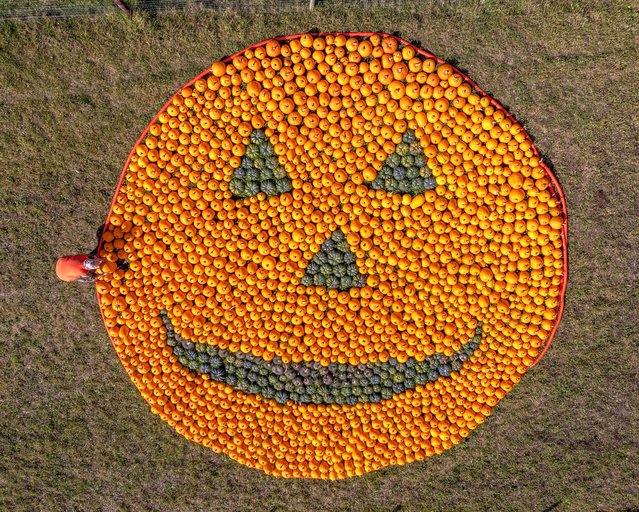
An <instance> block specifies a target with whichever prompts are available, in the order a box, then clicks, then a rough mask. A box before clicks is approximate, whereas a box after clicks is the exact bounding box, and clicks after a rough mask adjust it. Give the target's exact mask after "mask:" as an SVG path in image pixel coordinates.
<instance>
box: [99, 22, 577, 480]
mask: <svg viewBox="0 0 639 512" xmlns="http://www.w3.org/2000/svg"><path fill="white" fill-rule="evenodd" d="M369 56H370V57H373V60H371V62H367V61H366V60H362V58H365V59H369ZM416 59H417V61H416ZM103 242H104V243H103V244H102V247H101V256H103V257H104V258H105V259H106V261H107V263H106V264H105V270H114V269H115V261H117V260H118V259H122V257H126V259H128V260H129V262H130V263H129V267H128V269H127V270H126V271H118V272H113V274H111V275H109V276H107V277H106V278H105V280H104V281H102V282H100V284H99V287H98V296H99V301H100V305H101V308H102V313H103V316H104V319H105V325H106V326H107V329H108V331H109V334H110V336H111V339H112V341H113V344H114V347H115V349H116V351H117V353H118V355H119V357H120V359H121V360H122V362H123V364H124V366H125V368H126V369H127V371H128V373H129V375H130V376H131V379H132V380H133V382H134V383H135V384H136V386H137V387H138V389H140V391H141V393H142V395H143V397H144V398H145V400H147V401H148V402H149V404H150V405H151V410H152V411H153V413H155V414H158V415H160V417H161V418H162V419H163V420H164V421H166V422H167V423H169V424H170V425H171V426H173V427H174V428H175V429H176V430H177V431H178V432H179V433H180V434H182V435H184V436H185V437H187V438H189V439H191V440H194V441H196V442H198V443H201V444H203V445H204V446H207V447H209V448H211V449H212V450H214V451H216V452H223V453H225V454H227V455H228V456H230V457H232V458H233V459H235V460H237V461H239V462H241V463H243V464H246V465H248V466H251V467H254V468H257V469H260V470H262V471H265V472H267V473H271V474H274V475H280V476H285V477H312V478H330V479H338V478H345V477H349V476H354V475H361V474H363V473H365V472H368V471H373V470H377V469H380V468H382V467H385V466H388V465H392V464H404V463H406V462H412V461H415V460H421V459H423V458H425V457H427V456H430V455H433V454H436V453H441V452H442V451H443V450H445V449H448V448H451V447H452V446H453V445H455V444H457V443H459V442H461V441H462V439H463V438H465V437H467V436H468V435H469V434H470V432H471V431H472V430H473V429H474V428H476V427H477V426H478V425H479V424H481V423H482V422H483V421H484V420H485V418H486V417H487V416H488V415H490V413H491V410H492V407H494V406H495V405H496V404H497V403H498V402H499V400H500V399H501V398H503V397H504V396H505V394H506V393H507V392H508V391H510V390H511V389H512V387H513V386H514V385H515V384H517V383H518V382H519V381H520V379H521V377H522V375H523V374H524V373H525V371H526V370H527V369H528V368H529V367H530V366H531V365H532V364H534V363H535V362H536V360H537V358H538V357H540V354H541V351H542V349H544V347H547V345H548V343H549V340H550V338H551V337H552V333H553V332H554V329H555V328H556V325H557V322H558V321H559V317H560V314H561V305H562V302H563V293H564V290H565V283H566V280H565V271H566V268H565V256H566V223H565V205H564V203H563V200H562V196H561V190H560V188H559V187H558V184H557V182H556V180H555V179H554V176H553V175H552V173H551V172H550V171H549V169H548V168H547V167H546V166H545V165H544V164H543V162H542V161H541V160H540V159H539V157H538V156H537V153H536V150H535V148H534V147H533V146H532V144H531V143H530V140H529V138H528V137H527V136H526V134H525V132H524V131H523V129H522V128H521V126H520V125H519V124H517V123H516V121H514V120H513V119H512V118H511V117H510V116H509V115H508V114H507V113H506V112H505V111H504V110H503V108H502V107H501V106H500V105H499V104H498V103H496V102H494V101H493V100H491V99H490V98H488V97H487V96H486V95H485V94H484V93H483V92H482V91H481V90H479V89H478V87H477V86H476V85H475V84H474V83H473V82H471V81H470V80H469V79H467V78H465V77H464V76H463V75H462V74H461V73H460V72H459V71H457V70H456V69H455V68H454V67H452V66H451V65H450V64H446V63H443V62H442V61H440V60H439V59H436V58H435V57H433V56H432V55H429V54H426V53H425V52H423V51H421V50H418V49H416V48H414V47H413V46H411V45H409V44H408V43H407V42H405V41H402V40H399V39H397V38H394V37H392V36H386V35H379V34H357V35H346V34H332V35H326V36H317V35H311V34H305V35H303V36H292V37H289V38H280V39H278V40H269V41H267V42H265V43H262V44H260V45H257V46H255V47H253V48H250V49H248V50H245V51H243V52H240V53H239V54H237V55H235V56H233V57H231V58H229V59H227V60H226V61H224V62H221V63H215V64H214V65H213V66H212V67H211V69H210V71H207V72H205V73H203V74H202V75H201V76H200V77H198V78H197V79H196V80H195V81H194V82H192V83H191V84H187V86H185V87H184V88H183V89H181V90H180V91H179V92H178V93H177V95H176V96H175V97H174V98H173V99H172V100H171V101H170V102H169V103H168V104H167V106H165V108H164V109H163V110H162V112H161V113H160V114H159V115H158V116H157V117H156V119H154V121H153V122H152V123H151V125H150V126H149V128H148V129H147V130H146V131H145V132H144V134H143V135H142V137H141V138H140V140H139V141H138V143H137V144H136V147H135V148H134V150H133V151H132V153H131V156H130V157H129V161H128V162H127V165H126V166H125V169H124V173H123V177H122V180H121V186H120V187H119V189H118V192H117V194H116V197H115V198H114V202H113V207H112V209H111V213H110V215H109V221H108V223H107V228H106V230H105V233H104V236H103Z"/></svg>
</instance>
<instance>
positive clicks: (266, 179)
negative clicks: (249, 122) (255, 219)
mask: <svg viewBox="0 0 639 512" xmlns="http://www.w3.org/2000/svg"><path fill="white" fill-rule="evenodd" d="M250 139H251V143H250V144H249V145H248V147H247V148H246V154H245V155H244V157H243V158H242V164H241V165H240V167H238V168H237V169H235V171H234V172H233V175H232V176H231V183H230V184H229V189H230V191H231V192H232V194H233V196H234V197H235V198H239V199H244V198H247V197H251V196H255V195H257V194H258V193H259V192H264V193H265V194H266V195H267V197H270V196H277V195H279V194H284V193H285V192H290V191H291V180H290V179H289V177H288V176H287V174H286V172H285V171H284V168H283V167H282V166H281V165H280V164H279V162H278V161H277V156H276V155H275V153H274V152H273V146H272V145H271V142H270V141H269V140H268V137H267V136H266V135H265V134H264V132H263V131H262V130H255V131H254V132H253V133H251V136H250Z"/></svg>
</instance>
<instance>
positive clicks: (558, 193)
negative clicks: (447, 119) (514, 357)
mask: <svg viewBox="0 0 639 512" xmlns="http://www.w3.org/2000/svg"><path fill="white" fill-rule="evenodd" d="M329 34H343V35H346V36H351V37H369V36H371V35H374V34H377V35H380V36H382V37H386V36H389V34H385V33H377V32H356V33H352V32H351V33H346V32H330V33H314V34H312V35H313V36H325V35H329ZM302 35H304V34H295V35H289V36H281V37H276V38H271V39H269V40H272V39H275V40H278V41H288V40H292V39H297V38H300V37H301V36H302ZM390 37H394V38H395V39H396V40H397V41H398V42H399V43H401V44H404V45H410V46H412V47H413V48H415V51H416V52H417V53H419V54H420V55H422V56H424V57H426V58H431V59H433V60H435V61H436V62H438V63H439V64H441V63H444V62H445V61H444V60H442V59H440V58H438V57H436V56H434V55H432V54H431V53H429V52H427V51H425V50H422V49H420V48H417V47H415V45H413V44H412V43H410V42H408V41H406V40H404V39H402V38H400V37H397V36H390ZM269 40H266V41H262V42H260V43H257V44H255V45H252V46H249V47H247V48H244V49H242V50H241V51H239V52H237V53H235V54H233V55H231V56H229V57H227V58H225V59H223V60H222V62H227V63H228V62H230V61H231V60H232V59H233V58H234V57H236V56H237V55H241V54H242V53H244V52H245V51H246V50H249V49H255V48H258V47H260V46H263V45H265V44H266V43H267V42H268V41H269ZM453 69H454V70H455V72H457V73H459V74H460V76H462V77H463V78H464V80H465V81H467V82H468V83H469V84H470V85H471V86H472V87H473V88H474V89H475V90H476V91H477V92H479V93H480V94H481V95H483V96H486V97H488V98H489V100H490V103H491V104H492V105H493V106H494V107H495V108H498V109H499V110H500V111H502V112H503V113H504V115H505V117H506V118H508V119H509V120H511V121H512V122H515V123H517V121H516V120H515V118H514V117H513V116H512V115H511V114H510V113H509V112H508V111H507V110H506V109H505V108H504V107H503V106H502V105H501V104H500V103H499V102H498V101H497V100H495V99H494V98H492V97H491V96H490V95H488V94H487V93H486V92H485V91H484V90H482V89H481V88H480V87H478V86H477V85H476V84H475V82H474V81H473V80H471V79H470V78H468V77H467V76H466V75H465V74H464V73H463V72H461V71H460V70H458V69H457V68H456V67H454V66H453ZM209 73H210V67H207V69H205V70H204V71H203V72H202V73H200V74H199V75H198V76H196V77H195V78H193V79H192V80H191V81H189V82H188V83H186V84H185V85H183V86H182V87H180V88H179V89H178V90H177V91H176V93H174V94H173V95H172V96H171V97H170V98H169V99H168V100H167V101H166V103H165V104H164V105H163V106H162V108H161V109H160V110H159V111H158V112H157V114H156V115H155V116H154V117H153V119H152V120H151V121H150V122H149V123H148V125H147V126H146V128H145V129H144V131H143V132H142V134H141V135H140V137H139V138H138V139H137V141H136V143H135V145H134V146H133V149H132V150H131V152H130V154H129V156H128V158H127V160H126V163H125V164H124V166H123V169H122V173H121V175H120V178H119V180H118V184H117V187H116V190H115V193H114V196H113V200H112V202H111V206H110V208H109V212H108V215H107V219H106V221H105V227H108V226H109V223H110V218H111V215H112V213H113V206H114V204H115V202H116V199H117V196H118V194H119V192H120V189H121V186H122V183H123V181H124V178H125V176H126V173H127V170H128V167H129V164H130V161H131V158H132V156H133V154H135V148H136V147H137V146H138V145H139V144H140V143H141V142H142V141H143V140H144V139H145V137H146V136H147V134H148V132H149V129H150V127H151V126H152V125H153V123H155V122H156V121H157V119H158V117H159V115H160V114H161V113H162V112H164V111H165V110H166V108H167V107H168V106H169V105H170V104H171V102H172V99H173V98H174V97H175V96H176V95H177V94H179V92H180V91H181V90H183V89H184V88H186V87H189V86H191V85H192V84H193V83H194V82H195V81H196V80H198V79H200V78H202V77H204V76H206V75H207V74H209ZM518 124H520V125H521V123H518ZM524 133H525V136H526V140H528V141H529V142H530V143H531V148H532V149H533V154H534V155H535V156H537V157H540V156H539V152H538V150H537V148H536V146H535V144H534V143H533V141H532V139H531V137H530V135H529V134H528V132H527V131H526V130H524ZM540 165H541V166H542V167H543V168H544V170H545V172H546V175H547V176H548V177H549V179H550V181H551V185H552V186H551V192H552V193H553V196H554V197H555V198H556V199H558V200H559V203H560V204H561V211H562V220H563V225H562V228H561V238H562V249H563V263H564V273H563V275H562V280H561V287H560V296H559V305H558V308H557V315H556V318H555V324H554V327H553V330H552V331H551V333H550V334H549V335H548V337H547V340H546V342H545V343H544V345H543V346H542V347H543V348H542V351H541V353H540V354H539V355H538V357H537V359H536V360H535V361H534V362H533V363H532V364H531V365H530V366H529V367H528V368H531V367H532V366H534V365H535V364H537V362H539V360H540V359H541V358H542V357H543V356H544V354H545V353H546V352H547V350H548V348H549V347H550V344H551V342H552V339H553V337H554V335H555V333H556V330H557V328H558V325H559V323H560V321H561V318H562V315H563V310H564V302H565V293H566V286H567V274H568V255H567V250H568V243H567V242H568V239H567V237H568V229H567V221H568V218H567V208H566V200H565V196H564V193H563V190H562V189H561V186H560V184H559V181H558V179H557V177H556V176H555V175H554V173H553V171H552V170H551V169H550V168H549V167H548V166H547V165H546V164H545V163H544V162H540ZM104 231H106V230H104ZM102 244H103V238H102V237H101V238H100V240H99V243H98V249H100V248H101V247H102ZM96 295H97V297H98V305H99V308H100V314H101V316H102V320H103V322H104V321H105V320H106V319H105V316H104V311H103V309H102V306H101V305H100V293H99V292H98V291H97V287H96ZM107 334H108V336H109V339H110V340H111V343H112V345H113V347H114V349H115V350H116V353H118V351H117V349H116V346H115V343H114V340H113V338H112V337H111V334H110V332H109V331H108V329H107ZM127 373H128V368H127ZM134 384H135V382H134ZM136 387H137V385H136ZM185 437H187V439H190V440H192V439H191V438H190V436H188V435H185ZM216 451H217V450H216ZM224 453H225V454H226V455H227V456H229V457H230V458H231V459H233V460H236V461H237V462H240V463H242V464H245V462H244V461H243V460H241V458H240V457H238V456H237V453H235V452H234V451H226V450H224ZM250 467H253V466H250ZM384 467H386V466H384ZM262 471H264V469H262Z"/></svg>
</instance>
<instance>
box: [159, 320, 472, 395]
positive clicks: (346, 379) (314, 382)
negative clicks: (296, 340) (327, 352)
mask: <svg viewBox="0 0 639 512" xmlns="http://www.w3.org/2000/svg"><path fill="white" fill-rule="evenodd" d="M161 318H162V322H163V324H164V327H165V328H166V335H167V344H168V345H169V346H170V347H172V350H173V353H174V354H175V356H176V357H177V358H178V360H179V362H180V363H181V364H182V365H183V366H184V367H186V368H188V369H189V370H190V371H192V372H194V373H196V374H198V375H206V376H208V377H209V378H210V379H211V380H213V381H216V382H219V383H221V384H226V385H229V386H232V387H234V388H236V389H238V390H240V391H243V392H245V393H249V394H252V395H259V396H261V397H263V398H265V399H270V400H274V401H276V402H277V403H279V404H286V403H287V402H288V401H291V402H293V403H295V404H310V403H312V404H325V405H330V404H339V405H355V404H357V403H375V402H379V401H381V400H387V399H390V398H392V397H393V396H394V395H396V394H399V393H403V392H404V391H407V390H411V389H414V388H415V387H417V386H420V385H424V384H427V383H428V382H434V381H436V380H438V379H440V378H445V377H449V376H450V374H451V372H453V371H458V370H459V369H461V367H462V365H463V364H464V361H466V360H468V359H469V358H470V357H471V356H472V354H473V352H474V351H475V350H477V349H478V348H479V344H480V342H481V338H482V324H481V323H479V325H478V327H477V329H476V330H475V336H474V337H472V338H470V339H469V340H468V341H467V342H466V343H465V344H463V345H462V347H461V349H459V350H458V351H456V352H455V353H453V354H452V355H450V356H445V355H443V354H434V355H431V356H428V357H426V358H425V359H424V360H423V361H417V359H415V358H408V360H407V361H405V362H403V363H400V362H399V361H397V360H396V359H394V358H391V359H390V360H388V361H386V362H376V363H366V364H359V365H350V364H340V363H331V364H329V365H328V366H323V365H321V364H320V363H318V362H308V363H307V362H300V363H288V364H287V363H284V362H283V361H282V360H281V358H279V357H277V356H276V357H274V358H273V360H271V361H266V360H265V359H263V358H261V357H257V356H255V355H253V354H250V353H249V354H245V353H243V352H231V351H229V350H226V349H220V348H218V347H216V346H213V345H208V344H206V343H197V342H193V341H189V340H187V339H185V338H183V337H182V336H180V335H179V334H178V333H177V332H175V329H174V327H173V324H172V322H171V319H170V317H169V316H168V314H167V313H166V312H165V311H162V312H161Z"/></svg>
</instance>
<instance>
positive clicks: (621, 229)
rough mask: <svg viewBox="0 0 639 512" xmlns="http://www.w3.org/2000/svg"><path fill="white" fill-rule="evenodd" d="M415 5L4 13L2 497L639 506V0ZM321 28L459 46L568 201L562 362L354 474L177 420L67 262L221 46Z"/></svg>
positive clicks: (348, 505)
mask: <svg viewBox="0 0 639 512" xmlns="http://www.w3.org/2000/svg"><path fill="white" fill-rule="evenodd" d="M412 5H414V4H406V5H405V6H402V7H401V8H399V7H394V8H375V9H367V8H357V9H355V8H351V9H348V8H342V7H339V8H331V7H328V6H326V4H324V6H321V5H320V7H319V8H318V9H317V10H316V11H315V12H313V13H311V14H306V13H305V14H304V15H303V16H302V15H300V13H299V12H296V13H287V12H285V11H282V12H280V13H278V14H277V15H270V16H263V13H261V12H254V13H253V14H247V13H243V14H241V15H240V14H238V13H234V12H225V13H223V14H219V13H218V14H215V15H214V14H210V13H209V14H207V13H198V14H180V15H160V16H157V17H154V18H153V17H134V18H133V19H131V20H129V19H126V18H124V17H121V16H113V17H107V18H100V19H76V20H70V21H65V22H47V21H43V22H30V23H14V24H9V23H5V24H0V80H1V83H2V87H1V89H0V112H2V113H3V115H2V125H1V128H0V154H1V155H2V164H3V165H2V172H0V240H1V245H0V263H1V266H0V268H1V270H0V343H1V344H2V345H1V346H2V355H1V356H0V373H1V375H2V379H1V381H0V407H1V408H0V430H1V432H2V435H1V436H0V509H3V510H161V511H165V510H226V511H231V510H233V511H235V510H255V511H262V510H267V511H277V510H282V511H283V510H347V511H359V510H361V511H393V510H402V511H408V510H525V511H542V510H550V509H552V510H557V511H564V510H617V511H620V510H631V509H634V508H637V507H639V489H638V488H637V482H638V481H639V471H638V467H637V460H638V457H637V455H638V446H637V439H639V431H638V425H639V414H638V411H639V404H638V403H637V402H638V401H637V396H638V391H639V390H638V389H637V387H638V386H637V382H638V380H637V368H638V367H639V364H638V363H639V358H638V357H637V349H636V342H637V339H639V330H638V328H637V320H638V318H637V316H638V315H637V311H639V304H638V302H639V301H638V298H639V297H638V295H639V294H638V292H637V290H638V282H637V281H638V280H637V275H638V274H639V267H638V264H637V261H638V258H637V253H638V250H639V227H638V226H639V218H638V213H639V204H638V194H637V183H638V180H637V174H638V173H637V169H638V168H639V158H638V154H637V138H636V134H637V128H638V127H637V119H638V118H639V116H638V115H637V114H638V112H637V100H638V99H639V98H637V95H638V94H637V86H636V84H637V79H638V78H639V76H638V74H639V73H638V71H639V65H638V62H639V60H638V59H637V45H636V41H637V36H638V30H637V27H638V26H639V23H638V21H639V20H638V15H637V4H636V3H632V2H618V1H607V2H604V1H600V2H583V3H582V2H577V1H573V2H569V1H565V0H561V1H557V2H542V1H541V0H517V1H514V2H503V3H502V2H496V1H481V2H474V1H470V0H463V1H458V2H433V3H428V4H426V5H424V6H423V7H420V8H419V9H418V10H417V9H415V8H414V7H412ZM314 28H320V29H322V30H326V31H328V30H343V31H348V30H352V31H362V30H371V31H376V30H379V31H389V32H395V31H398V32H399V33H400V34H401V35H402V36H403V37H405V38H407V39H409V40H413V41H420V42H421V45H422V47H424V48H426V49H429V50H430V51H432V52H433V53H435V54H437V55H438V56H441V57H443V58H445V59H449V60H452V61H454V62H455V63H456V64H458V65H459V66H460V67H461V68H462V69H463V70H465V71H466V72H467V73H468V74H469V76H471V77H472V78H473V79H475V80H476V81H477V82H478V83H479V84H480V86H482V87H484V88H485V89H486V90H488V91H489V92H490V93H491V94H493V95H494V97H495V98H497V99H499V100H500V101H502V102H503V103H504V104H505V105H507V106H508V107H509V110H510V112H511V113H512V114H514V115H515V116H516V117H517V118H518V119H519V120H521V121H522V122H523V123H524V124H525V126H526V128H527V129H528V130H529V132H530V133H531V134H532V135H533V136H534V138H535V141H536V144H537V146H538V148H539V150H540V151H541V152H542V153H543V154H544V155H545V157H546V158H547V160H548V161H550V162H551V163H552V165H553V167H554V169H555V170H556V173H557V175H558V177H559V179H560V181H561V183H562V185H563V187H564V190H565V193H566V196H567V199H568V207H569V215H570V265H571V270H570V280H569V288H568V296H567V307H566V314H565V317H564V320H563V322H562V325H561V327H560V328H559V331H558V334H557V337H556V339H555V342H554V344H553V347H552V348H551V350H550V351H549V353H548V354H547V356H546V357H545V358H544V360H543V361H542V362H541V363H540V364H539V365H537V366H536V367H535V368H534V369H533V370H531V371H530V372H529V374H528V375H527V376H526V377H525V378H524V380H523V381H522V383H521V384H520V385H519V386H518V387H517V388H516V389H515V390H514V391H513V392H512V393H510V394H509V395H508V397H507V398H506V399H504V400H503V402H502V403H501V404H500V405H499V406H498V407H497V408H496V410H495V413H494V415H493V416H492V417H491V418H490V419H489V421H487V422H486V424H484V425H482V426H481V427H480V428H479V429H478V430H477V431H476V432H474V433H473V435H472V436H471V437H470V438H469V439H468V440H467V441H465V442H464V443H463V444H462V445H460V446H458V447H456V448H454V449H452V450H450V451H448V452H447V453H445V454H444V455H442V456H438V457H433V458H430V459H429V460H426V461H423V462H420V463H415V464H411V465H408V466H404V467H394V468H388V469H385V470H382V471H380V472H377V473H374V474H369V475H366V476H363V477H360V478H356V479H351V480H347V481H342V482H336V483H331V482H315V481H286V480H280V479H275V478H272V477H269V476H266V475H264V474H262V473H259V472H257V471H253V470H250V469H248V468H245V467H243V466H241V465H239V464H237V463H235V462H233V461H231V460H229V459H228V458H226V457H224V456H220V455H216V454H214V453H212V452H210V451H208V450H206V449H204V448H202V447H200V446H198V445H196V444H194V443H190V442H187V441H186V440H185V439H184V438H182V437H180V436H179V435H177V434H176V433H175V432H174V431H173V430H172V429H171V428H169V427H168V426H167V425H166V424H164V423H163V422H162V421H161V420H160V419H159V418H157V417H156V416H153V415H152V414H151V413H150V411H149V408H148V406H147V405H146V403H145V402H144V401H143V399H142V398H141V397H140V396H139V394H138V393H137V391H136V390H135V388H134V386H133V385H132V384H131V382H130V380H129V379H128V377H127V375H126V373H125V372H124V370H123V368H122V366H121V365H120V363H119V361H118V359H117V357H116V355H115V352H114V351H113V349H112V348H111V345H110V343H109V340H108V338H107V336H106V333H105V329H104V327H103V325H101V321H100V317H99V312H98V308H97V304H96V300H95V297H94V294H93V289H92V288H91V287H89V286H86V287H81V286H69V285H64V284H62V283H59V282H57V281H56V279H55V276H54V274H53V263H54V261H55V258H56V257H57V256H58V255H61V254H65V253H72V252H75V251H83V250H89V249H91V248H92V246H93V244H94V232H95V228H96V227H97V226H98V225H99V224H100V223H102V222H103V220H104V218H105V216H106V213H107V209H108V206H109V203H110V200H111V196H112V194H113V190H114V187H115V184H116V183H117V179H118V176H119V173H120V168H121V166H122V164H123V163H124V161H125V159H126V156H127V154H128V152H129V151H130V149H131V147H132V144H133V142H134V141H135V139H136V138H137V137H138V135H139V134H140V132H141V131H142V130H143V128H144V127H145V126H146V123H147V122H148V120H149V119H150V118H151V117H152V116H153V114H154V113H155V112H156V111H157V109H158V108H159V107H160V106H161V105H162V104H163V102H164V101H165V100H166V98H167V97H169V96H170V95H171V94H172V93H173V92H174V91H175V90H176V89H177V88H178V87H179V86H180V85H181V84H183V83H184V82H186V81H188V80H189V79H191V78H192V77H193V76H195V75H196V74H197V73H199V72H200V71H201V70H202V69H204V68H205V67H206V66H207V65H208V64H209V63H210V62H212V61H214V60H217V59H219V58H221V57H223V56H225V55H227V54H230V53H233V52H235V51H237V50H239V49H241V48H244V47H246V46H247V45H249V44H252V43H254V42H257V41H260V40H263V39H266V38H268V37H270V36H273V35H277V34H287V33H295V32H304V31H308V30H311V29H314ZM553 507H554V508H553Z"/></svg>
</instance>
